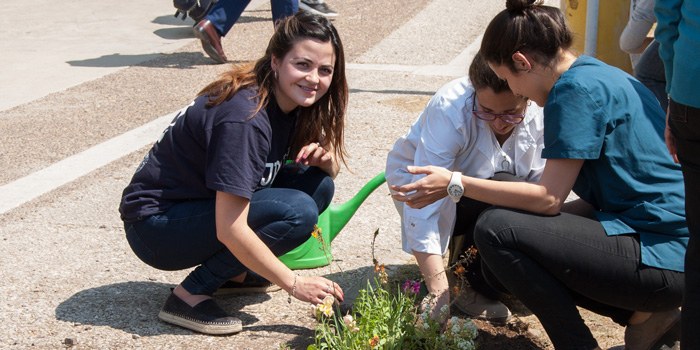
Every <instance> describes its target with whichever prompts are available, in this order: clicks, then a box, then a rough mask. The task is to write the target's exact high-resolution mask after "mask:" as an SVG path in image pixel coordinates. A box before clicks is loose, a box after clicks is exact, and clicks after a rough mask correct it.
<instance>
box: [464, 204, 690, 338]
mask: <svg viewBox="0 0 700 350" xmlns="http://www.w3.org/2000/svg"><path fill="white" fill-rule="evenodd" d="M474 240H475V241H476V245H477V248H478V249H479V254H481V258H482V264H483V268H484V269H488V270H489V271H490V273H488V274H487V275H486V276H487V278H497V281H494V282H495V285H502V286H503V287H505V288H506V289H507V291H508V292H510V293H512V294H513V295H514V296H516V297H517V298H518V299H520V301H521V302H522V303H523V304H524V305H525V306H527V307H528V308H529V309H530V311H532V312H533V313H534V314H535V315H536V316H537V318H538V319H539V320H540V322H541V323H542V326H543V327H544V328H545V330H546V331H547V334H548V335H549V338H550V339H551V341H552V343H553V344H554V347H555V348H557V349H593V348H594V347H596V346H597V342H596V340H595V338H593V335H592V334H591V332H590V330H589V329H588V328H587V327H586V325H585V324H584V322H583V319H582V318H581V315H580V314H579V311H578V309H577V308H576V306H577V305H578V306H581V307H584V308H586V309H588V310H591V311H593V312H596V313H598V314H601V315H605V316H608V317H611V318H612V319H613V321H615V322H617V323H619V324H621V325H626V324H627V321H628V319H629V317H630V316H631V315H632V313H633V310H638V311H647V312H655V311H662V310H670V309H673V308H676V307H678V306H680V304H681V299H682V292H683V278H684V277H683V273H681V272H675V271H670V270H663V269H657V268H652V267H647V266H643V265H641V263H640V260H641V257H640V249H639V241H638V238H637V237H636V236H634V235H621V236H607V235H606V234H605V231H604V230H603V226H602V225H601V224H600V222H598V221H596V220H593V219H589V218H585V217H581V216H576V215H572V214H567V213H561V214H559V215H556V216H539V215H535V214H532V213H525V212H520V211H515V210H510V209H503V208H491V209H487V210H486V211H484V212H483V213H482V214H481V216H480V217H479V220H478V221H477V223H476V228H475V230H474ZM492 276H495V277H492Z"/></svg>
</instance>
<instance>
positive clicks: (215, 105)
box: [119, 12, 348, 334]
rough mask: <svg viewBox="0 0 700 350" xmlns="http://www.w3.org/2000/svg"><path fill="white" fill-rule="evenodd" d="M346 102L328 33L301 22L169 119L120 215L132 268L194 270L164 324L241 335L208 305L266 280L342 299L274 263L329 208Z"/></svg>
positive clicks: (335, 42)
mask: <svg viewBox="0 0 700 350" xmlns="http://www.w3.org/2000/svg"><path fill="white" fill-rule="evenodd" d="M347 97H348V88H347V82H346V78H345V61H344V53H343V46H342V43H341V40H340V37H339V36H338V33H337V31H336V29H335V27H334V26H333V25H332V24H331V22H329V21H328V20H327V19H325V18H324V17H322V16H316V15H311V14H308V13H304V12H299V13H298V14H296V15H295V16H293V17H290V18H288V19H286V20H284V21H283V22H281V23H280V24H279V25H278V27H277V30H276V32H275V33H274V35H273V36H272V38H271V39H270V43H269V45H268V48H267V51H266V53H265V56H264V57H262V58H261V59H259V60H258V61H257V62H255V63H254V64H248V65H239V66H234V67H233V68H232V69H231V70H230V71H228V72H226V73H224V74H223V75H222V76H221V77H220V78H219V79H218V80H216V81H214V82H212V83H211V84H209V85H208V86H207V87H205V88H204V89H203V90H202V91H201V92H200V93H199V96H198V97H197V98H196V99H195V100H194V102H192V104H190V105H189V106H187V107H186V108H184V109H183V110H182V111H180V112H179V113H178V114H177V116H176V117H175V119H174V120H173V122H172V123H171V124H170V126H169V127H168V128H167V129H166V130H165V132H164V133H163V135H162V136H161V138H160V139H159V140H158V142H156V144H155V145H153V147H152V148H151V150H150V151H149V152H148V154H147V155H146V156H145V158H144V160H143V162H142V163H141V164H140V165H139V167H138V169H137V170H136V173H135V174H134V176H133V178H132V180H131V183H130V184H129V185H128V186H127V187H126V188H125V189H124V192H123V197H122V201H121V204H120V207H119V212H120V213H121V218H122V220H123V221H124V227H125V230H126V237H127V240H128V241H129V244H130V246H131V248H132V249H133V251H134V253H136V255H137V256H138V257H139V258H140V259H141V260H143V261H144V262H145V263H147V264H149V265H151V266H153V267H155V268H158V269H162V270H181V269H187V268H191V267H195V269H194V270H193V271H192V272H191V273H190V274H189V275H188V276H187V278H185V280H184V281H182V283H180V284H179V285H178V286H177V287H175V289H174V290H173V292H172V294H171V295H170V297H169V298H168V300H167V301H166V303H165V305H164V306H163V308H162V310H161V311H160V313H159V315H158V316H159V317H160V318H161V319H162V320H164V321H166V322H169V323H173V324H176V325H179V326H182V327H185V328H189V329H192V330H195V331H198V332H202V333H208V334H230V333H236V332H239V331H240V330H241V329H242V328H241V327H242V325H241V321H240V320H239V319H237V318H235V317H232V316H230V315H228V314H227V313H226V312H225V311H223V310H222V309H221V308H220V307H219V306H218V305H217V304H216V303H215V302H214V301H213V300H212V298H211V296H212V295H213V294H214V293H215V292H218V293H242V292H251V291H266V290H270V288H272V287H273V285H272V284H271V283H270V282H268V281H271V282H272V283H274V285H277V286H279V287H281V288H282V289H284V290H286V291H287V292H288V293H289V294H290V298H291V296H293V297H295V298H297V299H299V300H302V301H307V302H310V303H312V304H317V303H320V302H321V301H322V300H323V299H324V298H325V297H326V296H328V295H331V296H334V297H335V298H337V299H339V300H342V299H343V290H342V289H341V288H340V286H338V285H337V284H336V283H334V282H332V281H330V280H328V279H326V278H324V277H315V276H312V277H302V276H297V275H296V274H295V273H294V272H293V271H292V270H290V269H289V268H287V267H286V266H285V265H284V264H283V263H282V262H280V261H279V259H277V258H276V257H277V256H280V255H283V254H285V253H286V252H288V251H290V250H292V249H293V248H295V247H296V246H298V245H299V244H301V243H303V242H305V241H306V240H307V239H308V238H309V236H310V234H311V232H312V231H313V227H314V224H316V222H317V219H318V214H319V213H320V212H322V211H323V210H325V209H326V207H327V206H328V205H329V203H330V201H331V199H332V197H333V192H334V185H333V178H335V176H336V175H337V174H338V171H339V170H340V168H339V163H340V162H343V163H344V162H345V149H344V146H343V128H344V123H345V110H346V105H347ZM288 160H291V161H293V164H288V163H289V162H287V161H288ZM290 301H291V299H290Z"/></svg>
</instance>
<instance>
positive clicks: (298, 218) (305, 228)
mask: <svg viewBox="0 0 700 350" xmlns="http://www.w3.org/2000/svg"><path fill="white" fill-rule="evenodd" d="M292 197H293V198H289V201H290V203H293V205H292V207H293V208H292V213H293V215H292V217H291V218H290V220H291V225H292V226H293V227H294V231H296V232H299V234H303V235H308V234H310V233H311V231H312V230H313V228H314V225H316V223H317V222H318V214H319V211H318V209H317V207H316V203H315V201H314V199H313V198H311V196H309V195H307V194H306V193H303V192H301V191H297V192H296V193H295V194H294V195H293V196H292Z"/></svg>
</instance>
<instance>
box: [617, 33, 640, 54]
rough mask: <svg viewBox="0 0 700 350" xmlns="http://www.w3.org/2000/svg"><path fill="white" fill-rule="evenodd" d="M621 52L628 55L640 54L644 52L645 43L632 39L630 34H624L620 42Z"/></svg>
mask: <svg viewBox="0 0 700 350" xmlns="http://www.w3.org/2000/svg"><path fill="white" fill-rule="evenodd" d="M619 45H620V50H622V51H624V52H626V53H628V54H638V53H642V51H644V48H643V42H640V41H639V40H638V39H634V38H631V37H630V36H629V35H628V34H626V33H624V32H623V33H622V35H621V36H620V40H619Z"/></svg>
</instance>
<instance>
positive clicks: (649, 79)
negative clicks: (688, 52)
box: [634, 40, 668, 111]
mask: <svg viewBox="0 0 700 350" xmlns="http://www.w3.org/2000/svg"><path fill="white" fill-rule="evenodd" d="M634 76H635V78H637V79H638V80H639V81H640V82H641V83H642V84H644V86H646V87H647V88H649V90H651V92H653V93H654V96H656V99H657V100H659V104H660V105H661V108H662V109H663V110H664V111H665V110H666V107H668V97H667V96H668V95H666V72H665V71H664V62H663V61H662V60H661V57H659V42H658V41H656V40H654V41H652V42H651V44H649V46H647V48H646V49H645V50H644V52H643V53H642V56H641V57H640V58H639V61H638V62H637V65H636V66H634Z"/></svg>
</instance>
